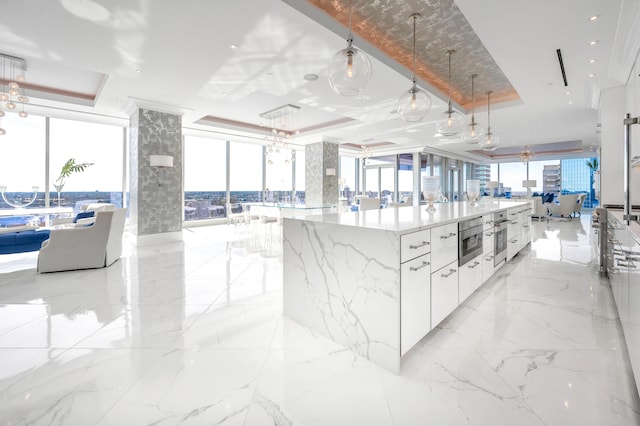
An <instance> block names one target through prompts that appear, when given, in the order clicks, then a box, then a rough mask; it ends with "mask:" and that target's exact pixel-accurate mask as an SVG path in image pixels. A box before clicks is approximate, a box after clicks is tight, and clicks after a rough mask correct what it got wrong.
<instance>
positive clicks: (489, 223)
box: [485, 220, 493, 225]
mask: <svg viewBox="0 0 640 426" xmlns="http://www.w3.org/2000/svg"><path fill="white" fill-rule="evenodd" d="M492 223H493V221H492V220H488V221H486V222H485V224H486V225H491V224H492Z"/></svg>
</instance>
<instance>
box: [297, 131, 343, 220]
mask: <svg viewBox="0 0 640 426" xmlns="http://www.w3.org/2000/svg"><path fill="white" fill-rule="evenodd" d="M304 155H305V172H304V176H305V188H304V193H305V195H304V198H305V205H307V206H310V207H321V206H334V205H337V204H338V167H339V161H340V159H339V158H340V157H339V154H338V144H337V143H332V142H317V143H313V144H310V145H306V146H305V150H304Z"/></svg>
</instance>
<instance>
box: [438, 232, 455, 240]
mask: <svg viewBox="0 0 640 426" xmlns="http://www.w3.org/2000/svg"><path fill="white" fill-rule="evenodd" d="M456 235H457V234H456V233H454V232H449V235H440V238H441V239H443V240H446V239H447V238H451V237H455V236H456Z"/></svg>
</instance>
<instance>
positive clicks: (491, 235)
mask: <svg viewBox="0 0 640 426" xmlns="http://www.w3.org/2000/svg"><path fill="white" fill-rule="evenodd" d="M495 234H496V232H495V231H494V230H493V227H492V228H490V229H485V230H484V231H482V254H488V253H490V252H492V251H493V249H494V245H495Z"/></svg>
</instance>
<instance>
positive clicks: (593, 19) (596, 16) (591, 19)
mask: <svg viewBox="0 0 640 426" xmlns="http://www.w3.org/2000/svg"><path fill="white" fill-rule="evenodd" d="M598 18H600V15H593V16H591V17H590V18H589V20H590V21H597V20H598Z"/></svg>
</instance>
